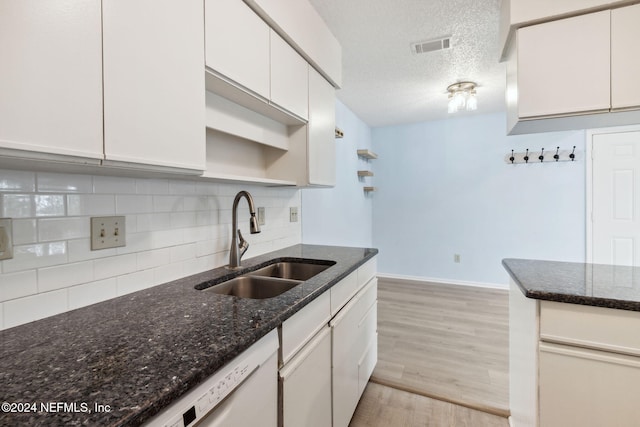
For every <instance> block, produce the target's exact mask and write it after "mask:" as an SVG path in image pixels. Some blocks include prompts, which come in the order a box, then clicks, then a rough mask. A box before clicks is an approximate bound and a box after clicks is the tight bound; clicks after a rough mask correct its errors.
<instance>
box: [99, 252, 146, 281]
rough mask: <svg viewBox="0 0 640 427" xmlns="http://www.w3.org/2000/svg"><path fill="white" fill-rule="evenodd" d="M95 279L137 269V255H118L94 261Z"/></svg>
mask: <svg viewBox="0 0 640 427" xmlns="http://www.w3.org/2000/svg"><path fill="white" fill-rule="evenodd" d="M93 267H94V272H93V273H94V279H95V280H101V279H107V278H109V277H116V276H121V275H123V274H129V273H133V272H134V271H136V255H135V254H126V255H116V256H114V257H109V258H100V259H97V260H94V261H93Z"/></svg>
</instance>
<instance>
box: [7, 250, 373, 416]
mask: <svg viewBox="0 0 640 427" xmlns="http://www.w3.org/2000/svg"><path fill="white" fill-rule="evenodd" d="M377 252H378V251H377V250H376V249H364V248H346V247H332V246H314V245H296V246H291V247H289V248H285V249H282V250H278V251H274V252H271V253H269V254H265V255H262V256H259V257H255V258H251V259H246V260H243V261H242V265H243V267H245V268H248V269H253V270H255V269H257V268H259V267H260V266H262V265H264V264H265V263H266V262H267V261H268V260H271V259H273V258H282V259H284V258H302V259H316V260H328V261H335V262H336V264H335V265H333V266H331V267H330V268H328V269H326V270H325V271H323V272H321V273H320V274H318V275H317V276H314V277H312V278H311V279H310V280H308V281H306V282H303V283H301V284H300V285H298V286H296V287H295V288H293V289H291V290H289V291H287V292H285V293H283V294H281V295H279V296H277V297H274V298H269V299H262V300H256V299H240V298H236V297H232V296H227V295H218V294H215V293H213V292H206V291H198V290H195V289H194V286H195V285H197V284H199V283H202V282H204V281H207V280H215V279H219V278H223V277H227V276H229V270H227V269H225V268H224V267H222V268H218V269H215V270H211V271H208V272H204V273H200V274H196V275H193V276H190V277H186V278H183V279H180V280H176V281H173V282H169V283H166V284H163V285H160V286H156V287H153V288H149V289H146V290H143V291H139V292H135V293H132V294H128V295H125V296H122V297H118V298H115V299H112V300H108V301H105V302H102V303H99V304H95V305H92V306H88V307H84V308H81V309H77V310H73V311H70V312H67V313H63V314H60V315H57V316H53V317H49V318H46V319H43V320H39V321H36V322H32V323H28V324H25V325H21V326H17V327H14V328H11V329H7V330H4V331H0V395H1V396H0V399H1V401H2V402H9V403H20V404H22V403H29V404H33V403H35V404H36V405H38V406H39V405H40V403H41V402H42V403H47V402H60V403H62V404H67V405H74V404H75V405H76V407H75V408H73V407H69V406H67V408H64V407H61V408H60V409H59V410H60V412H53V411H49V412H47V413H22V414H17V413H6V412H5V411H2V412H0V425H2V426H5V425H6V426H9V425H11V426H14V425H29V426H57V425H65V426H70V425H88V426H137V425H140V424H141V423H143V422H144V421H145V420H148V419H149V418H151V417H152V416H153V415H155V414H157V413H158V412H160V411H161V410H162V409H163V408H164V407H165V406H167V405H168V404H169V403H171V402H172V401H173V400H175V399H177V398H178V397H180V396H181V395H183V394H184V393H185V392H187V391H188V390H189V389H191V388H192V387H194V386H196V385H197V384H199V383H200V382H201V381H203V380H204V379H206V378H207V377H209V376H210V375H212V374H213V373H214V372H216V370H218V369H219V368H220V367H222V366H223V365H224V364H225V363H227V362H229V361H230V360H231V359H233V357H235V356H237V355H238V354H240V353H241V352H242V351H244V350H245V349H247V348H248V347H249V346H251V345H252V344H253V343H255V342H256V341H258V340H259V339H260V338H261V337H263V336H264V335H266V334H267V333H268V332H269V331H271V330H273V329H274V328H276V327H278V326H279V325H281V324H282V322H283V321H284V320H286V319H287V318H289V317H291V316H292V315H293V314H294V313H296V312H297V311H299V310H300V309H301V308H302V307H304V306H305V305H307V304H308V303H309V302H311V301H313V300H314V299H315V298H316V297H317V296H319V295H321V294H322V293H323V292H324V291H326V290H327V289H329V288H330V287H331V286H333V285H334V284H335V283H337V282H338V281H340V280H341V279H343V278H344V277H345V276H347V275H348V274H349V273H351V272H352V271H354V270H355V269H357V268H358V267H359V266H360V265H362V264H363V263H365V262H366V261H367V260H369V259H370V258H372V257H373V256H375V255H376V254H377ZM240 273H241V272H238V273H233V275H238V274H240ZM95 404H99V405H108V406H109V409H110V411H108V412H106V411H105V412H95V411H93V412H91V413H89V412H88V411H87V410H86V409H88V410H93V408H94V405H95ZM84 405H86V406H84ZM3 409H4V406H3ZM73 409H76V410H77V412H73V411H72V410H73ZM70 410H71V411H70Z"/></svg>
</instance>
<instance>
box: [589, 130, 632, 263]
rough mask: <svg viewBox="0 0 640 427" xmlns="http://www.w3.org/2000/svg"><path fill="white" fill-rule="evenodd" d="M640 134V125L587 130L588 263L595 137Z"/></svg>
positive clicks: (591, 257) (591, 226) (590, 240)
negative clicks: (628, 133)
mask: <svg viewBox="0 0 640 427" xmlns="http://www.w3.org/2000/svg"><path fill="white" fill-rule="evenodd" d="M624 132H640V124H638V125H630V126H616V127H609V128H597V129H587V134H586V141H585V144H584V145H585V157H586V159H587V164H586V180H585V181H586V184H587V186H586V191H587V194H586V208H587V209H586V212H585V215H586V221H585V223H586V225H587V230H586V251H585V252H586V254H585V255H586V261H587V263H592V262H593V137H594V136H595V135H603V134H610V133H624Z"/></svg>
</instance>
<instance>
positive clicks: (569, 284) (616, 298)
mask: <svg viewBox="0 0 640 427" xmlns="http://www.w3.org/2000/svg"><path fill="white" fill-rule="evenodd" d="M502 265H503V266H504V267H505V269H506V270H507V272H508V273H509V275H510V276H511V278H512V279H513V281H514V282H515V283H516V284H517V285H518V287H519V288H520V290H521V291H522V293H523V294H524V295H525V296H526V297H527V298H534V299H540V300H547V301H556V302H564V303H571V304H581V305H591V306H596V307H606V308H614V309H620V310H632V311H640V267H626V266H614V265H605V264H589V263H575V262H558V261H538V260H529V259H513V258H508V259H504V260H503V261H502Z"/></svg>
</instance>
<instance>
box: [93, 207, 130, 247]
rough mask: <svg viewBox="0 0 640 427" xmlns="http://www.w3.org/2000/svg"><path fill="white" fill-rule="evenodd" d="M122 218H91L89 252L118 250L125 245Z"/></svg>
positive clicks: (124, 228) (124, 229) (123, 220)
mask: <svg viewBox="0 0 640 427" xmlns="http://www.w3.org/2000/svg"><path fill="white" fill-rule="evenodd" d="M125 222H126V219H125V217H124V216H99V217H93V218H91V250H92V251H96V250H99V249H108V248H118V247H122V246H125V245H126V227H125Z"/></svg>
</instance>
